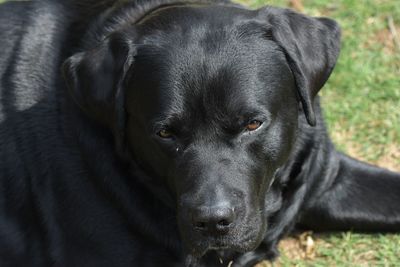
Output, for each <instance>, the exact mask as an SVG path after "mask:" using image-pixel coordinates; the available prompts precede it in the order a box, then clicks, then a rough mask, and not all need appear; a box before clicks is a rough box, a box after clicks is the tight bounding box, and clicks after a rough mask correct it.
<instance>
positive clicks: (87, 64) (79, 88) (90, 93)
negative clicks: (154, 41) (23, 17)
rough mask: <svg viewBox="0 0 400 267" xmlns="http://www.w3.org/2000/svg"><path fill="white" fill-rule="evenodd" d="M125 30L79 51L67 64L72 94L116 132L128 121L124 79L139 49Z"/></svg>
mask: <svg viewBox="0 0 400 267" xmlns="http://www.w3.org/2000/svg"><path fill="white" fill-rule="evenodd" d="M128 40H129V39H128V38H126V37H125V36H124V34H122V33H114V34H112V35H110V36H109V37H108V38H107V39H106V40H104V41H103V42H102V43H101V44H100V45H99V46H98V47H96V48H94V49H92V50H90V51H86V52H80V53H77V54H75V55H73V56H71V57H70V58H68V59H67V60H66V61H65V62H64V64H63V66H62V70H63V74H64V78H65V80H66V82H67V86H68V89H69V92H70V94H71V96H72V98H73V99H74V100H75V102H76V103H77V104H78V105H79V106H80V107H81V108H82V110H83V111H84V112H85V113H86V114H87V115H88V116H89V117H91V118H93V119H94V120H96V121H97V122H99V123H101V124H103V125H105V126H107V127H109V128H110V129H111V130H112V131H113V132H114V134H115V135H120V134H123V128H124V124H125V107H124V98H125V97H124V96H125V92H124V88H123V87H124V81H125V79H126V76H127V73H128V70H129V68H130V66H131V65H132V63H133V57H134V55H135V49H134V48H133V45H131V44H130V42H129V41H128Z"/></svg>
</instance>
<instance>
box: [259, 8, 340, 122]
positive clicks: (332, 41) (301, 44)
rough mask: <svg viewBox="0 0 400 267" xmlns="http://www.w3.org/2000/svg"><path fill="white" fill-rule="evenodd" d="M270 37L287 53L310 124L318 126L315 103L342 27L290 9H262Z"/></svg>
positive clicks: (337, 47) (334, 58) (335, 55)
mask: <svg viewBox="0 0 400 267" xmlns="http://www.w3.org/2000/svg"><path fill="white" fill-rule="evenodd" d="M260 15H261V16H262V19H263V21H264V23H265V20H266V21H267V24H264V26H265V25H266V27H267V28H266V29H267V31H268V32H267V36H268V37H269V38H272V39H273V40H274V41H275V42H276V43H277V44H278V45H279V46H280V47H281V48H282V49H283V51H284V53H285V54H286V58H287V60H288V63H289V66H290V68H291V70H292V73H293V75H294V78H295V81H296V86H297V90H298V95H299V98H300V101H301V103H302V106H303V109H304V112H305V115H306V118H307V121H308V123H309V124H310V125H312V126H313V125H315V124H316V118H315V113H314V109H313V99H314V97H315V96H316V94H317V93H318V91H319V90H320V89H321V88H322V86H323V85H324V84H325V82H326V81H327V79H328V77H329V75H330V74H331V72H332V70H333V67H334V66H335V64H336V61H337V58H338V56H339V50H340V28H339V25H338V24H337V23H336V22H335V21H334V20H331V19H328V18H312V17H308V16H305V15H302V14H299V13H296V12H294V11H292V10H289V9H282V8H274V7H269V6H268V7H265V8H263V9H260Z"/></svg>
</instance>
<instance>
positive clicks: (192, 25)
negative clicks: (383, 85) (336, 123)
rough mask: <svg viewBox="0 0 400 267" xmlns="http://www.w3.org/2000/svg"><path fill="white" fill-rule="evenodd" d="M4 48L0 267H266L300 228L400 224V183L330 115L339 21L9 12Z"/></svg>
mask: <svg viewBox="0 0 400 267" xmlns="http://www.w3.org/2000/svg"><path fill="white" fill-rule="evenodd" d="M0 37H1V40H2V41H1V42H0V51H1V54H0V77H1V78H0V190H1V191H0V248H1V249H0V266H13V267H14V266H227V265H228V264H231V265H232V266H252V265H253V264H255V263H257V262H259V261H261V260H263V259H269V260H272V259H274V258H275V257H276V256H277V255H278V252H277V249H276V245H277V243H278V241H279V240H280V239H281V238H282V237H283V236H284V235H285V234H287V233H289V232H290V231H291V230H292V229H293V228H294V227H295V226H299V227H303V228H310V229H315V230H318V231H326V230H345V229H353V230H359V231H399V230H400V174H398V173H394V172H390V171H387V170H384V169H380V168H378V167H374V166H370V165H368V164H365V163H361V162H358V161H356V160H355V159H351V158H349V157H347V156H345V155H342V154H340V153H338V152H337V151H336V150H335V148H334V146H333V145H332V143H331V142H330V140H329V137H328V135H327V132H326V129H325V126H324V122H323V119H322V117H321V111H320V107H319V101H318V97H317V96H316V95H317V93H318V91H319V90H320V89H321V87H322V86H323V84H324V83H325V82H326V80H327V79H328V77H329V75H330V73H331V71H332V69H333V67H334V65H335V62H336V59H337V57H338V54H339V44H340V30H339V27H338V25H337V24H336V23H335V22H334V21H333V20H330V19H326V18H310V17H308V16H305V15H301V14H298V13H295V12H293V11H290V10H287V9H280V8H274V7H265V8H262V9H259V10H254V11H252V10H248V9H245V8H244V7H241V6H239V5H236V4H232V3H230V2H228V1H222V0H221V1H211V0H210V1H207V0H197V1H175V0H165V1H161V0H151V1H144V0H142V1H140V0H137V1H133V0H132V1H120V2H119V1H111V0H108V1H107V0H106V1H90V0H88V1H77V0H69V1H60V2H58V1H33V2H9V3H5V4H3V5H1V6H0ZM61 69H62V71H61ZM249 124H250V125H252V124H259V125H258V126H259V128H258V129H256V130H254V131H253V130H252V129H251V128H249ZM246 129H247V130H246Z"/></svg>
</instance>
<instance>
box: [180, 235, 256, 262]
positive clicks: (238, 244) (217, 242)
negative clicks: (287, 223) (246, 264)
mask: <svg viewBox="0 0 400 267" xmlns="http://www.w3.org/2000/svg"><path fill="white" fill-rule="evenodd" d="M262 239H263V235H262V234H260V233H251V234H248V235H246V236H235V235H227V236H221V237H207V238H206V237H203V238H199V239H197V240H195V241H193V242H191V243H190V244H187V245H188V251H189V253H190V254H191V255H193V256H194V257H196V258H201V257H202V256H204V255H205V254H206V253H207V252H209V251H213V250H214V251H231V252H239V253H245V252H248V251H252V250H254V249H256V248H257V247H258V246H259V245H260V243H261V241H262Z"/></svg>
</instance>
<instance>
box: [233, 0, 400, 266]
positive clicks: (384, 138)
mask: <svg viewBox="0 0 400 267" xmlns="http://www.w3.org/2000/svg"><path fill="white" fill-rule="evenodd" d="M237 2H240V3H242V4H246V5H248V6H251V7H254V8H256V7H260V6H262V5H265V4H269V5H278V6H283V7H287V6H288V5H291V6H292V7H297V9H301V12H303V13H306V14H308V15H312V16H328V17H331V18H333V19H335V20H337V21H338V22H339V23H340V25H341V27H342V50H341V56H340V58H339V61H338V63H337V66H336V68H335V70H334V72H333V74H332V76H331V78H330V79H329V81H328V83H327V84H326V85H325V87H324V88H323V90H322V91H321V93H320V95H321V96H322V105H323V108H324V114H325V119H326V122H327V124H328V127H329V130H330V134H331V136H332V139H333V140H334V142H335V144H336V146H337V148H338V149H339V150H342V151H344V152H346V153H348V154H350V155H352V156H354V157H357V158H361V159H364V160H366V161H368V162H371V163H375V164H378V165H381V166H384V167H387V168H390V169H393V170H397V171H400V43H398V44H396V42H395V41H394V38H393V36H394V34H395V33H394V31H397V35H398V36H399V37H400V4H399V2H398V1H397V0H358V1H357V0H337V1H328V0H303V1H299V0H297V1H294V0H293V1H283V0H270V1H265V0H238V1H237ZM296 4H297V5H296ZM299 4H300V5H299ZM390 20H392V21H393V24H394V25H395V27H394V28H393V27H392V28H390V27H389V23H390ZM394 29H395V30H394ZM304 236H306V237H307V238H306V240H304ZM280 249H281V252H282V255H281V257H280V259H279V261H278V262H277V263H275V264H274V266H397V265H398V264H399V262H400V235H399V234H397V235H396V234H387V235H384V234H375V235H367V234H356V233H352V232H346V233H336V234H325V235H315V234H310V233H306V234H302V235H296V236H294V237H289V238H287V239H285V240H283V241H282V242H281V244H280ZM268 265H269V264H267V263H263V264H260V265H259V266H268Z"/></svg>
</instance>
